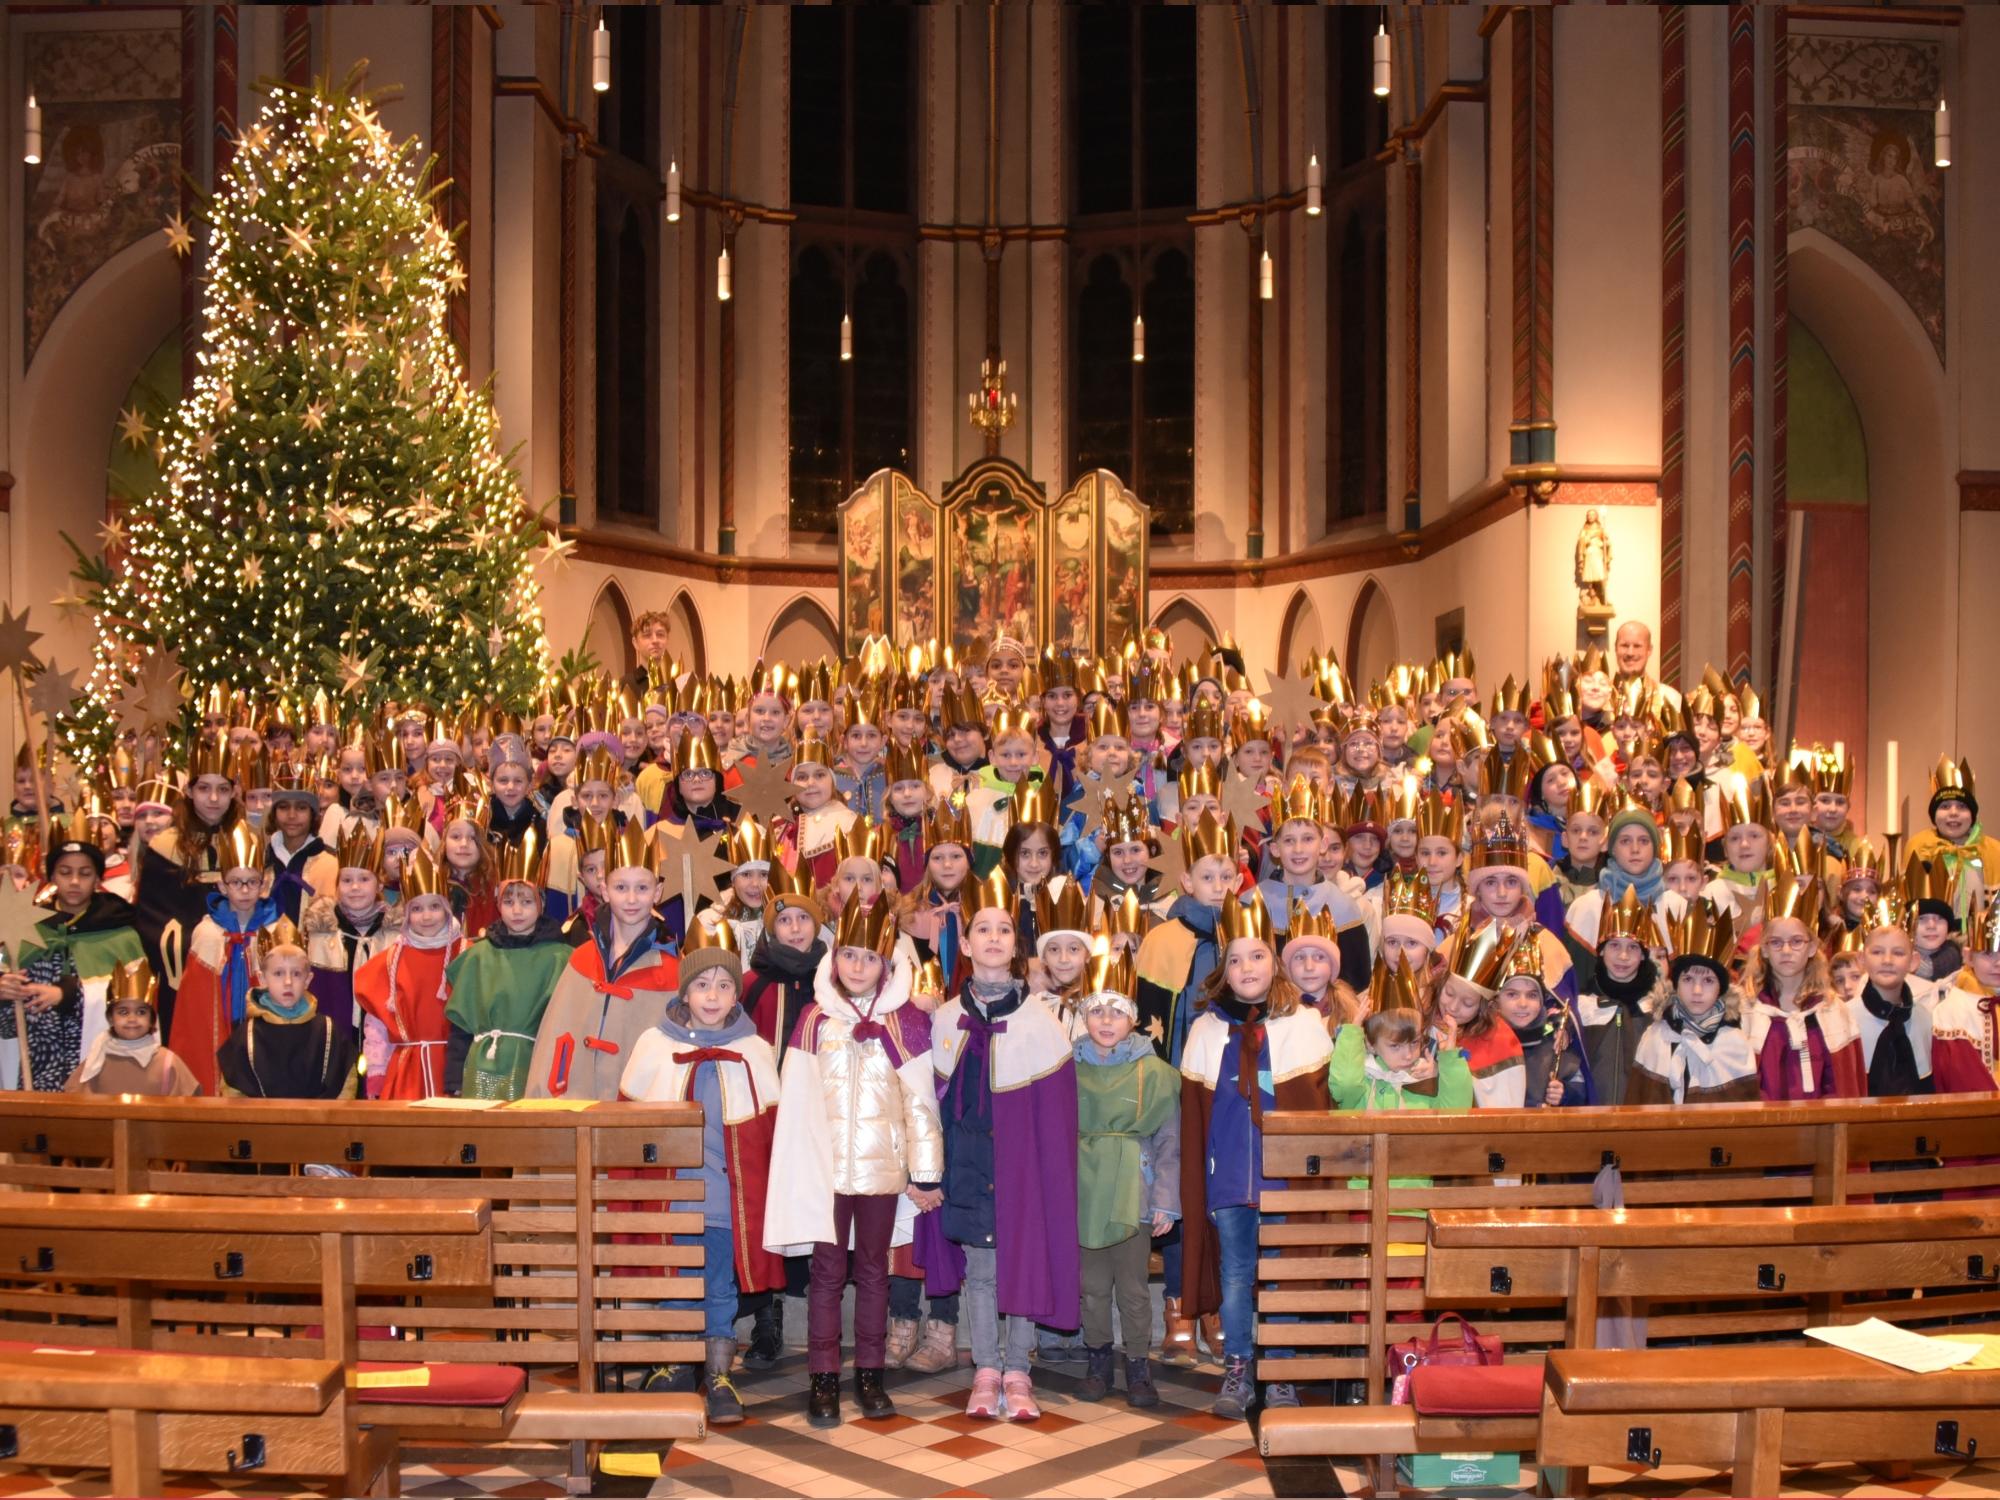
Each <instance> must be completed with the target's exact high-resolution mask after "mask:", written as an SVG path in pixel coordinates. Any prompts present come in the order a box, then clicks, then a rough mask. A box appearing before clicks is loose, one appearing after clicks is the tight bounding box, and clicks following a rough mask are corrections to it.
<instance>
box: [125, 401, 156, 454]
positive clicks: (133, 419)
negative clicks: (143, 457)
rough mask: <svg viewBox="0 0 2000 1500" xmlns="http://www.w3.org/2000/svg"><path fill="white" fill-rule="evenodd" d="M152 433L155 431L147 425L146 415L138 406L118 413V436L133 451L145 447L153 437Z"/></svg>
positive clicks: (129, 407)
mask: <svg viewBox="0 0 2000 1500" xmlns="http://www.w3.org/2000/svg"><path fill="white" fill-rule="evenodd" d="M152 432H153V429H152V428H151V427H150V426H148V425H147V423H146V414H145V413H144V412H142V411H140V410H139V408H138V406H137V405H136V404H135V405H132V406H128V407H126V408H125V410H123V411H121V412H120V413H118V436H119V437H120V438H122V439H123V440H124V441H125V443H126V444H127V445H128V446H130V447H132V448H133V449H135V450H136V449H139V448H143V447H145V446H146V439H147V438H148V437H150V436H152Z"/></svg>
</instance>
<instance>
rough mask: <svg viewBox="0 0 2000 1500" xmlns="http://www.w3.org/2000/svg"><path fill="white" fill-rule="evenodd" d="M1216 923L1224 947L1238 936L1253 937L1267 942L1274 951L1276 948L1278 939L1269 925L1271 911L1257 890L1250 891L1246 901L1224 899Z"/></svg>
mask: <svg viewBox="0 0 2000 1500" xmlns="http://www.w3.org/2000/svg"><path fill="white" fill-rule="evenodd" d="M1217 925H1218V927H1219V928H1220V936H1221V940H1222V946H1223V947H1224V948H1227V947H1228V946H1229V945H1230V944H1231V943H1233V942H1235V941H1236V940H1237V939H1238V938H1255V939H1257V940H1258V941H1259V942H1263V943H1268V944H1269V945H1270V947H1271V948H1272V950H1273V951H1274V952H1275V951H1276V949H1277V946H1278V940H1277V934H1276V932H1275V931H1274V929H1273V928H1272V926H1271V913H1270V910H1269V909H1268V908H1267V907H1266V906H1265V905H1264V897H1263V895H1262V893H1260V892H1258V891H1252V892H1251V893H1250V899H1249V900H1247V901H1224V902H1223V903H1222V920H1221V922H1220V923H1218V924H1217Z"/></svg>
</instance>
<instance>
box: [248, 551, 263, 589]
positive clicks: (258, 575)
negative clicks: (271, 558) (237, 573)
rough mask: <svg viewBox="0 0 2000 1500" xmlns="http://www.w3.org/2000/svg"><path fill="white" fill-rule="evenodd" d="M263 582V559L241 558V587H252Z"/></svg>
mask: <svg viewBox="0 0 2000 1500" xmlns="http://www.w3.org/2000/svg"><path fill="white" fill-rule="evenodd" d="M263 582H264V559H263V558H261V557H254V556H253V557H246V558H244V559H243V587H245V588H246V589H254V588H256V587H258V586H259V585H261V584H262V583H263Z"/></svg>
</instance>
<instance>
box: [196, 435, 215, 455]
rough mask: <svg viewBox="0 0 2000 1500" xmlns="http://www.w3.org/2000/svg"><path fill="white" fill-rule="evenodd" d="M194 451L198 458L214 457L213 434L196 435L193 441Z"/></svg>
mask: <svg viewBox="0 0 2000 1500" xmlns="http://www.w3.org/2000/svg"><path fill="white" fill-rule="evenodd" d="M194 451H195V454H196V456H197V457H199V458H213V457H214V456H215V434H214V433H212V432H202V433H197V434H196V435H195V440H194Z"/></svg>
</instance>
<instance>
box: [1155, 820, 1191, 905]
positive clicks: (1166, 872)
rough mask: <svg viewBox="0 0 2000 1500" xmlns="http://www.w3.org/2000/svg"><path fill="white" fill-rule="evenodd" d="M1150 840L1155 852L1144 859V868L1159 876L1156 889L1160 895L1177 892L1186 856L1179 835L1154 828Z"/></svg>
mask: <svg viewBox="0 0 2000 1500" xmlns="http://www.w3.org/2000/svg"><path fill="white" fill-rule="evenodd" d="M1152 842H1153V844H1154V846H1155V850H1156V852H1155V853H1154V855H1153V857H1152V858H1151V859H1149V860H1147V861H1146V870H1147V872H1148V873H1149V874H1152V875H1156V876H1158V877H1159V882H1158V886H1157V889H1158V890H1159V892H1160V894H1161V895H1163V896H1164V895H1168V894H1170V893H1173V894H1177V893H1178V892H1179V891H1180V888H1181V877H1182V876H1183V875H1185V874H1187V857H1186V854H1185V851H1183V850H1182V848H1181V836H1180V835H1179V834H1178V833H1168V832H1167V831H1166V830H1165V829H1160V828H1156V829H1154V830H1153V839H1152Z"/></svg>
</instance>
